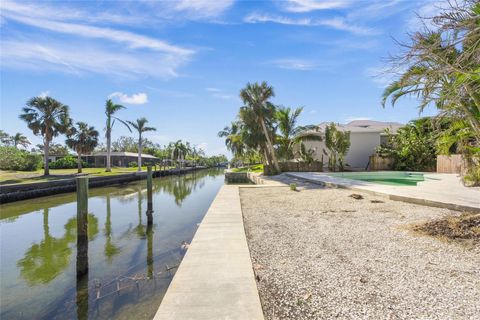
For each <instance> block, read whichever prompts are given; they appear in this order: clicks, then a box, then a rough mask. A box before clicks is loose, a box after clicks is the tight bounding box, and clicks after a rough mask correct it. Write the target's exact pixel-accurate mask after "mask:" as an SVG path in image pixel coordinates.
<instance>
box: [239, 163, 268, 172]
mask: <svg viewBox="0 0 480 320" xmlns="http://www.w3.org/2000/svg"><path fill="white" fill-rule="evenodd" d="M247 171H250V172H263V164H255V165H253V166H248V167H241V168H233V169H232V172H247Z"/></svg>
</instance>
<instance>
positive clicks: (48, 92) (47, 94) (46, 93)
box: [38, 90, 50, 98]
mask: <svg viewBox="0 0 480 320" xmlns="http://www.w3.org/2000/svg"><path fill="white" fill-rule="evenodd" d="M49 95H50V91H49V90H45V91H42V92H40V94H39V95H38V96H39V97H41V98H46V97H48V96H49Z"/></svg>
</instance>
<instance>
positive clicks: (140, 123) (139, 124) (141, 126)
mask: <svg viewBox="0 0 480 320" xmlns="http://www.w3.org/2000/svg"><path fill="white" fill-rule="evenodd" d="M127 122H128V123H129V124H130V125H131V126H132V127H133V128H135V130H137V132H138V171H142V134H143V133H144V132H148V131H156V130H157V129H155V128H154V127H147V126H145V125H146V124H147V123H148V120H147V119H146V118H139V119H137V120H136V122H133V121H127Z"/></svg>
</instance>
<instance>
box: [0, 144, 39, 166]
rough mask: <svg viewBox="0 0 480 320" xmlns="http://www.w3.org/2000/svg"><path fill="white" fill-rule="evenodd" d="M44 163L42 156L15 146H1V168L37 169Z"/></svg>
mask: <svg viewBox="0 0 480 320" xmlns="http://www.w3.org/2000/svg"><path fill="white" fill-rule="evenodd" d="M41 163H42V156H41V155H38V154H33V153H30V152H28V151H24V150H18V149H17V148H15V147H0V169H1V170H18V171H35V170H37V169H38V168H39V167H40V165H41Z"/></svg>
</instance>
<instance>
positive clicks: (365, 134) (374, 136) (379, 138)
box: [304, 120, 403, 170]
mask: <svg viewBox="0 0 480 320" xmlns="http://www.w3.org/2000/svg"><path fill="white" fill-rule="evenodd" d="M328 124H329V122H322V123H321V124H319V125H318V128H317V131H318V134H319V135H321V136H322V137H323V136H324V132H325V128H326V126H327V125H328ZM335 125H336V126H337V129H338V130H342V131H350V149H349V150H348V153H347V155H346V156H345V163H346V164H347V166H348V167H347V168H351V169H362V170H364V169H365V168H366V167H367V164H368V160H369V157H370V156H371V155H372V154H373V153H374V152H375V148H376V147H377V146H379V145H380V144H383V143H385V142H386V138H387V135H386V134H385V130H386V129H389V130H390V132H392V133H395V132H396V131H397V130H398V129H399V128H401V127H403V125H402V124H401V123H398V122H381V121H372V120H355V121H351V122H349V123H347V124H335ZM304 144H305V147H306V149H307V150H308V149H311V150H313V151H314V157H315V160H319V161H320V160H321V159H322V155H323V162H324V163H328V156H327V155H325V153H324V151H323V150H325V151H327V148H326V146H325V141H324V139H323V141H305V142H304Z"/></svg>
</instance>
